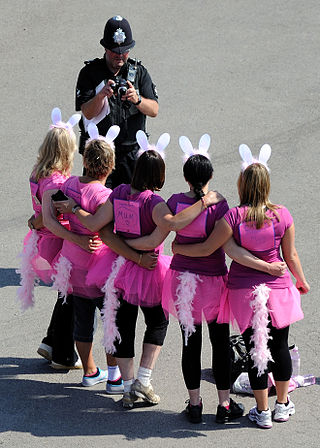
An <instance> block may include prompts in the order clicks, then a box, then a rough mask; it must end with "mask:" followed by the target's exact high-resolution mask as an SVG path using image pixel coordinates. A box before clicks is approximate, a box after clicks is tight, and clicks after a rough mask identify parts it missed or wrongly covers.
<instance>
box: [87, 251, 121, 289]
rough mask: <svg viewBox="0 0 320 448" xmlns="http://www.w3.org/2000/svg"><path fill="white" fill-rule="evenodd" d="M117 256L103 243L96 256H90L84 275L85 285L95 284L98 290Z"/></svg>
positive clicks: (104, 281)
mask: <svg viewBox="0 0 320 448" xmlns="http://www.w3.org/2000/svg"><path fill="white" fill-rule="evenodd" d="M117 258H118V254H116V253H115V252H113V251H112V250H111V249H109V247H108V246H106V245H105V244H104V245H103V246H102V249H101V251H100V252H99V255H98V256H97V257H92V259H91V262H90V264H89V266H88V273H87V275H86V285H88V286H96V287H97V288H99V290H100V295H101V288H102V287H103V286H104V284H105V283H106V281H107V279H108V277H109V275H110V273H111V269H112V263H113V262H114V261H115V260H116V259H117Z"/></svg>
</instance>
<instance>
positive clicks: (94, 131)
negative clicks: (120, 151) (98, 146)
mask: <svg viewBox="0 0 320 448" xmlns="http://www.w3.org/2000/svg"><path fill="white" fill-rule="evenodd" d="M119 132H120V127H119V126H117V125H114V126H111V127H110V128H109V129H108V132H107V135H106V136H105V137H104V136H103V135H99V130H98V128H97V126H96V125H95V124H94V123H89V125H88V134H89V136H90V138H89V139H88V140H87V143H88V142H91V140H103V141H105V142H107V143H108V144H109V145H110V146H111V147H112V148H113V149H114V143H113V141H114V140H115V139H116V138H117V137H118V135H119Z"/></svg>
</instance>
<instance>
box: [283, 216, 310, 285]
mask: <svg viewBox="0 0 320 448" xmlns="http://www.w3.org/2000/svg"><path fill="white" fill-rule="evenodd" d="M294 239H295V228H294V224H292V225H291V226H290V227H289V229H287V230H286V232H285V234H284V236H283V238H282V240H281V249H282V254H283V258H284V259H285V262H286V263H287V265H288V267H289V269H290V271H291V272H292V274H293V275H294V277H295V279H296V281H297V282H296V287H297V289H298V290H299V291H300V293H301V294H306V293H307V292H308V291H309V290H310V286H309V284H308V282H307V281H306V279H305V276H304V273H303V270H302V266H301V263H300V259H299V256H298V252H297V250H296V248H295V244H294Z"/></svg>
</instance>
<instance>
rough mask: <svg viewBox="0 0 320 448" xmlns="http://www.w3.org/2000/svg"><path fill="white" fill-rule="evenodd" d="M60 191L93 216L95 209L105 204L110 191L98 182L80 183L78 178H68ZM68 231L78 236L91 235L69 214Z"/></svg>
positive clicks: (74, 216)
mask: <svg viewBox="0 0 320 448" xmlns="http://www.w3.org/2000/svg"><path fill="white" fill-rule="evenodd" d="M61 190H62V191H63V192H64V194H66V195H67V196H68V197H70V198H72V199H74V200H75V201H76V203H77V204H80V205H81V208H82V209H83V210H86V211H87V212H88V213H91V214H94V213H95V212H96V210H97V208H98V207H99V206H100V205H102V204H104V203H105V202H107V200H108V197H109V196H110V194H111V192H112V190H111V189H110V188H106V187H105V186H104V185H102V184H101V183H100V182H96V183H90V184H86V183H81V182H80V181H79V178H78V176H72V177H70V178H69V179H68V180H67V181H66V182H65V183H64V184H63V186H62V187H61ZM68 216H69V222H70V229H71V230H72V232H75V233H78V234H80V235H91V234H92V232H90V230H88V229H87V228H86V227H84V226H83V225H82V224H81V222H80V221H79V219H78V218H77V217H76V215H72V214H69V215H68Z"/></svg>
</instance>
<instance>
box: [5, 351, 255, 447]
mask: <svg viewBox="0 0 320 448" xmlns="http://www.w3.org/2000/svg"><path fill="white" fill-rule="evenodd" d="M49 371H50V373H52V374H53V375H54V374H55V373H56V372H52V370H51V369H50V367H49V365H48V364H43V362H42V361H39V360H38V359H26V358H13V357H8V358H0V397H1V398H0V401H1V411H0V432H5V431H14V432H28V433H31V434H32V435H34V436H37V437H53V436H64V437H67V436H76V435H80V436H81V435H91V436H93V435H119V436H121V435H122V436H123V438H124V439H126V440H139V439H141V440H142V439H148V438H150V437H158V438H164V439H165V438H175V439H180V438H188V437H200V438H201V437H207V432H208V431H215V430H225V429H227V430H230V429H240V428H243V427H249V428H250V427H251V424H250V423H249V422H248V421H247V419H246V417H243V418H242V419H240V420H238V421H236V422H234V423H232V424H228V425H217V424H216V423H215V422H214V416H213V415H212V414H204V416H203V423H202V424H199V425H192V424H190V423H189V422H188V421H187V420H186V418H185V416H184V415H183V413H180V414H177V413H175V412H172V411H166V410H163V409H161V408H160V407H152V406H146V405H145V404H144V402H142V401H141V402H138V403H137V406H136V407H135V408H134V409H132V410H129V411H128V410H124V409H123V408H122V404H121V398H120V397H119V396H113V397H111V396H110V395H106V394H105V393H104V387H103V385H97V386H95V387H93V388H83V387H81V386H80V385H79V384H76V383H72V384H71V383H57V382H50V383H49V382H44V381H39V380H38V379H37V380H32V379H30V376H31V377H32V375H37V376H39V375H41V374H45V375H48V374H49ZM24 375H27V376H28V378H25V377H24ZM53 378H54V377H53ZM59 378H61V376H59Z"/></svg>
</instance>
